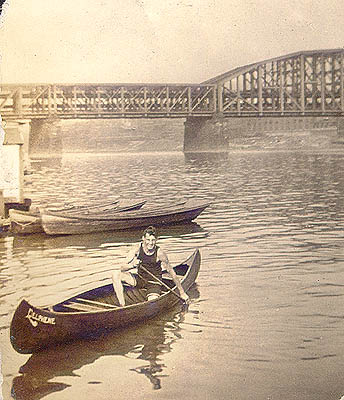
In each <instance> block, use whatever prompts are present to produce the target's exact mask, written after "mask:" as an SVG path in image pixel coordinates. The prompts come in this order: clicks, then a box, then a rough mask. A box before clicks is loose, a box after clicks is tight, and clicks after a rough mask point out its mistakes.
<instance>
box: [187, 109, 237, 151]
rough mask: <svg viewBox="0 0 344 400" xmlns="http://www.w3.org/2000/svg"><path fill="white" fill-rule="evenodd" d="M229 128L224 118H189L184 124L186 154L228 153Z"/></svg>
mask: <svg viewBox="0 0 344 400" xmlns="http://www.w3.org/2000/svg"><path fill="white" fill-rule="evenodd" d="M228 137H229V128H228V126H226V125H224V123H223V118H222V117H221V116H219V115H217V116H215V117H188V118H187V119H186V121H185V123H184V152H185V153H188V152H197V151H227V150H228Z"/></svg>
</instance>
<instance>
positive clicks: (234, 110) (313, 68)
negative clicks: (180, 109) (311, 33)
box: [205, 49, 344, 116]
mask: <svg viewBox="0 0 344 400" xmlns="http://www.w3.org/2000/svg"><path fill="white" fill-rule="evenodd" d="M343 80H344V51H343V50H342V49H338V50H324V51H313V52H300V53H294V54H291V55H289V56H285V57H279V58H274V59H271V60H267V61H263V62H261V63H256V64H251V65H248V66H246V67H240V68H236V69H235V70H232V71H229V72H228V73H226V74H223V75H222V76H220V77H217V78H213V79H211V80H209V81H207V82H205V83H211V84H216V85H217V87H218V111H219V112H220V113H223V114H224V115H225V116H226V115H227V116H231V115H233V116H240V115H241V116H245V115H247V116H250V115H251V116H264V115H265V116H273V115H340V114H342V113H343V112H344V94H343V93H344V85H343Z"/></svg>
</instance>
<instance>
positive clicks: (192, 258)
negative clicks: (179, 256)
mask: <svg viewBox="0 0 344 400" xmlns="http://www.w3.org/2000/svg"><path fill="white" fill-rule="evenodd" d="M197 254H199V249H196V250H195V251H194V252H193V253H192V254H191V255H190V256H189V257H188V258H187V259H186V260H185V261H183V262H181V263H179V264H177V265H175V266H174V267H173V269H175V268H178V267H179V266H182V265H184V264H186V265H188V268H187V270H186V272H185V275H182V276H181V277H180V278H182V279H180V278H179V279H180V281H181V283H183V281H184V280H185V279H186V277H187V276H188V273H189V272H190V270H191V267H192V264H193V262H194V260H195V258H196V256H197ZM177 276H178V275H177ZM178 277H179V276H178ZM168 279H169V280H171V281H172V278H168ZM108 285H111V283H108V284H106V285H103V286H97V287H95V288H94V289H90V290H87V291H86V292H83V293H79V294H78V295H75V296H72V297H70V298H68V299H65V300H63V301H61V302H60V303H56V304H53V305H52V306H47V307H44V308H40V307H37V306H33V305H32V304H30V303H29V302H28V301H27V300H25V299H23V301H26V303H27V304H28V305H29V306H30V307H31V308H35V309H37V310H40V311H44V312H46V313H49V314H51V315H54V316H59V315H62V316H66V315H75V314H78V315H80V314H81V315H85V316H86V315H88V314H100V313H102V314H103V313H104V312H105V313H113V312H118V311H120V310H123V309H125V310H128V309H130V308H134V307H137V306H138V305H141V304H150V303H155V302H160V301H161V300H163V299H165V298H166V297H167V295H171V296H174V295H172V293H171V292H170V291H167V292H165V293H163V294H162V295H161V296H159V297H158V298H157V299H152V300H146V301H141V302H138V303H134V304H127V305H124V306H115V307H116V308H114V309H112V310H111V309H105V308H104V310H102V309H99V310H94V311H75V312H74V311H54V310H53V309H52V310H50V309H49V307H55V306H61V307H63V306H64V305H63V303H66V302H68V301H72V300H73V299H75V298H76V297H77V296H82V295H83V294H86V293H89V292H92V291H93V290H96V289H100V288H102V287H105V286H108ZM127 286H128V287H130V285H127ZM175 289H177V287H176V285H174V286H173V287H172V288H171V290H175ZM176 294H177V293H176Z"/></svg>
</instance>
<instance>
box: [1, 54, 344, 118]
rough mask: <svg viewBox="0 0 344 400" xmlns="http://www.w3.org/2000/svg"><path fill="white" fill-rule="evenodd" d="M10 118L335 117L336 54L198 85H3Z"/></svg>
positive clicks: (297, 58) (276, 63)
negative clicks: (216, 115) (217, 115)
mask: <svg viewBox="0 0 344 400" xmlns="http://www.w3.org/2000/svg"><path fill="white" fill-rule="evenodd" d="M0 114H1V115H2V117H3V118H4V119H12V118H28V119H32V118H61V119H68V118H154V117H160V118H162V117H164V118H173V117H179V118H183V117H184V118H185V117H188V116H194V117H200V116H207V117H211V116H213V115H215V114H221V115H223V116H224V117H238V116H243V117H244V116H254V117H255V116H307V115H309V116H330V115H333V116H341V115H343V114H344V49H330V50H316V51H304V52H297V53H293V54H289V55H286V56H282V57H277V58H273V59H269V60H265V61H261V62H257V63H254V64H250V65H246V66H243V67H239V68H235V69H233V70H230V71H228V72H226V73H224V74H222V75H219V76H217V77H215V78H212V79H210V80H208V81H206V82H203V83H202V84H196V85H195V84H70V85H69V84H68V85H67V84H8V85H6V84H4V85H1V91H0Z"/></svg>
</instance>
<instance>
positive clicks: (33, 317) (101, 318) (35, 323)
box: [10, 250, 200, 354]
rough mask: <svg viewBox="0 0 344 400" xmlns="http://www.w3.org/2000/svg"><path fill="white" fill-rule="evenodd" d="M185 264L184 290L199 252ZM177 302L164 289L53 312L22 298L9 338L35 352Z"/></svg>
mask: <svg viewBox="0 0 344 400" xmlns="http://www.w3.org/2000/svg"><path fill="white" fill-rule="evenodd" d="M185 263H189V264H187V265H189V267H188V268H187V272H186V273H185V275H184V276H183V277H182V278H181V283H182V286H183V288H184V290H185V291H187V290H188V289H189V288H190V287H191V286H192V285H193V284H194V282H195V280H196V278H197V275H198V272H199V269H200V253H199V251H198V250H196V251H195V252H194V253H193V254H192V256H191V257H190V258H189V259H188V260H187V261H185ZM182 265H184V264H182ZM185 265H186V264H185ZM95 290H97V291H99V293H104V292H107V291H108V292H109V293H111V292H112V293H113V288H112V285H111V284H110V285H105V286H102V287H100V288H97V289H95ZM179 301H180V300H179V299H178V298H177V297H176V296H175V295H174V294H172V293H170V292H167V293H165V294H163V295H162V296H160V297H159V298H158V299H157V300H151V301H143V302H140V303H137V304H133V305H128V306H125V307H117V308H113V309H109V310H107V309H106V310H104V311H98V312H56V311H50V310H53V308H50V309H49V308H44V309H42V308H38V307H34V306H32V305H31V304H29V303H28V302H27V301H26V300H22V302H21V303H20V304H19V306H18V308H17V310H16V311H15V313H14V316H13V319H12V323H11V328H10V339H11V343H12V346H13V348H14V349H15V350H16V351H17V352H19V353H23V354H29V353H35V352H37V351H40V350H42V349H44V348H47V347H50V346H55V345H58V344H59V343H63V342H67V341H71V340H75V339H85V338H94V337H97V336H99V335H101V334H104V333H106V332H107V331H113V330H116V329H121V328H125V327H128V326H130V325H132V324H136V323H139V322H140V321H144V320H147V319H150V318H152V317H154V316H156V315H158V314H160V313H161V312H163V311H164V310H167V309H169V308H171V307H173V306H174V305H175V304H176V303H178V302H179ZM57 306H58V305H57ZM54 307H55V306H54Z"/></svg>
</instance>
